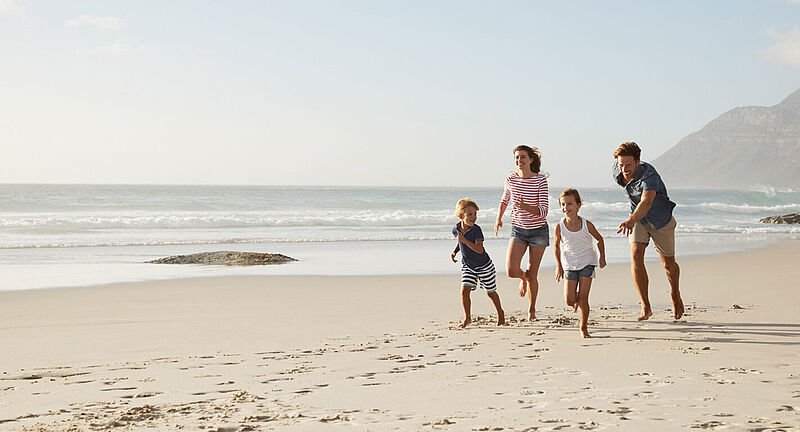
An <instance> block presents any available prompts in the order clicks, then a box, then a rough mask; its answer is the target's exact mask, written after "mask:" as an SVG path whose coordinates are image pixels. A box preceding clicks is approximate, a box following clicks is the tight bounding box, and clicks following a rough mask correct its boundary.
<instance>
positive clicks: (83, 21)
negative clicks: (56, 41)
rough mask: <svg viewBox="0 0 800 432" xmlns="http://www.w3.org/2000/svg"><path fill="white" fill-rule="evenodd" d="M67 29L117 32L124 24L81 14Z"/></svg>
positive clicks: (107, 18)
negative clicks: (93, 29)
mask: <svg viewBox="0 0 800 432" xmlns="http://www.w3.org/2000/svg"><path fill="white" fill-rule="evenodd" d="M0 1H4V0H0ZM67 27H97V28H101V29H107V30H117V29H119V28H120V27H122V23H121V22H120V20H119V18H117V17H111V16H103V17H99V16H92V15H84V14H81V16H79V17H78V18H72V19H71V20H69V21H67Z"/></svg>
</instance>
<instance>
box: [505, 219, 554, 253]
mask: <svg viewBox="0 0 800 432" xmlns="http://www.w3.org/2000/svg"><path fill="white" fill-rule="evenodd" d="M511 240H512V241H515V242H517V243H522V244H524V245H526V246H530V247H534V248H546V247H547V246H550V227H549V226H547V224H544V225H542V226H540V227H539V228H533V229H527V228H520V227H517V226H514V225H511Z"/></svg>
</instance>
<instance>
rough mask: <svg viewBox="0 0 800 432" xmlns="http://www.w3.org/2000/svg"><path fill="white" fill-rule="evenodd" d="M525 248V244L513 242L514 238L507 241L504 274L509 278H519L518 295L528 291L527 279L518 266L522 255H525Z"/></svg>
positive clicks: (526, 247)
mask: <svg viewBox="0 0 800 432" xmlns="http://www.w3.org/2000/svg"><path fill="white" fill-rule="evenodd" d="M527 249H528V246H527V245H524V244H522V243H518V242H515V241H514V239H511V240H509V241H508V252H507V253H506V274H507V275H508V277H510V278H516V279H520V283H519V295H520V297H525V293H526V292H527V291H528V280H527V279H526V278H525V272H523V271H522V268H521V267H520V263H521V262H522V257H523V256H525V251H526V250H527Z"/></svg>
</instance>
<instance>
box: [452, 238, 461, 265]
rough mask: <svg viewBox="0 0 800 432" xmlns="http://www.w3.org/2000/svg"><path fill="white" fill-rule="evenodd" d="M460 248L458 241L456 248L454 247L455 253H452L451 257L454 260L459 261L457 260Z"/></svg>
mask: <svg viewBox="0 0 800 432" xmlns="http://www.w3.org/2000/svg"><path fill="white" fill-rule="evenodd" d="M459 250H461V248H460V247H459V245H458V243H456V248H455V249H453V253H451V254H450V259H451V260H453V262H458V261H456V254H457V253H458V251H459Z"/></svg>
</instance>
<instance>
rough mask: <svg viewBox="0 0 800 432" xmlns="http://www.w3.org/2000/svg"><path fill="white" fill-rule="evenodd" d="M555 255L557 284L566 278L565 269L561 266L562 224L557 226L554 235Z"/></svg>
mask: <svg viewBox="0 0 800 432" xmlns="http://www.w3.org/2000/svg"><path fill="white" fill-rule="evenodd" d="M553 243H554V245H553V253H554V254H555V255H556V282H559V281H561V278H563V277H564V267H562V266H561V224H560V223H559V224H557V225H556V229H555V233H554V234H553Z"/></svg>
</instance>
